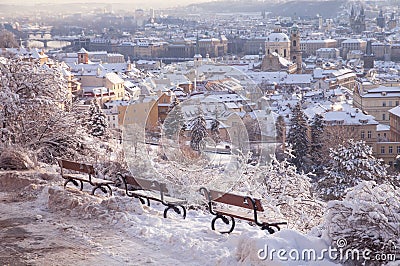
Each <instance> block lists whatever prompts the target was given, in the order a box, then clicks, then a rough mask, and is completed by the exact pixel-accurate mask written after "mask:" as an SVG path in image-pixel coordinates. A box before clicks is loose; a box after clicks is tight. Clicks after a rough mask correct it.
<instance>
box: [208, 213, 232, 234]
mask: <svg viewBox="0 0 400 266" xmlns="http://www.w3.org/2000/svg"><path fill="white" fill-rule="evenodd" d="M228 217H229V218H231V221H232V226H231V229H230V230H229V231H224V232H220V233H221V234H229V233H232V231H233V229H234V228H235V219H234V218H233V217H231V216H228ZM218 219H221V220H222V221H223V222H224V223H225V224H229V223H230V222H229V219H228V218H227V217H226V216H224V215H221V214H217V215H216V216H215V217H214V219H213V220H212V221H211V229H212V230H214V231H215V222H216V221H217V220H218Z"/></svg>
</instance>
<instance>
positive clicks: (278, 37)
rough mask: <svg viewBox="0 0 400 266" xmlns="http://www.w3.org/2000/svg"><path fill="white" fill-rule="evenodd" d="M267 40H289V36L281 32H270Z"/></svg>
mask: <svg viewBox="0 0 400 266" xmlns="http://www.w3.org/2000/svg"><path fill="white" fill-rule="evenodd" d="M267 42H285V43H287V42H290V40H289V37H288V36H287V35H286V34H285V33H283V32H272V33H271V34H270V35H268V37H267Z"/></svg>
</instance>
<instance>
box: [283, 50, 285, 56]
mask: <svg viewBox="0 0 400 266" xmlns="http://www.w3.org/2000/svg"><path fill="white" fill-rule="evenodd" d="M283 57H286V49H283Z"/></svg>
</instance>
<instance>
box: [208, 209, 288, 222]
mask: <svg viewBox="0 0 400 266" xmlns="http://www.w3.org/2000/svg"><path fill="white" fill-rule="evenodd" d="M214 210H215V212H216V213H218V214H223V215H228V216H232V217H233V218H238V219H243V220H246V221H250V222H254V213H253V212H244V211H240V210H229V209H220V208H215V209H214ZM265 215H266V214H265V213H262V212H261V213H260V212H257V219H258V221H259V222H261V223H267V224H273V223H282V221H281V220H280V221H279V220H277V219H271V217H267V216H265Z"/></svg>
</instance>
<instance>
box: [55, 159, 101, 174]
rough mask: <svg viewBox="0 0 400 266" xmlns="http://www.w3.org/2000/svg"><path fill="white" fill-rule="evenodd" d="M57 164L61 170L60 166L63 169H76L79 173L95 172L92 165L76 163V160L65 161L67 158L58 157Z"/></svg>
mask: <svg viewBox="0 0 400 266" xmlns="http://www.w3.org/2000/svg"><path fill="white" fill-rule="evenodd" d="M58 164H59V165H60V167H61V171H62V168H64V169H68V170H73V171H77V172H81V173H87V174H89V175H95V174H96V171H95V170H94V167H93V165H90V164H84V163H77V162H73V161H67V160H63V159H59V160H58Z"/></svg>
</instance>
